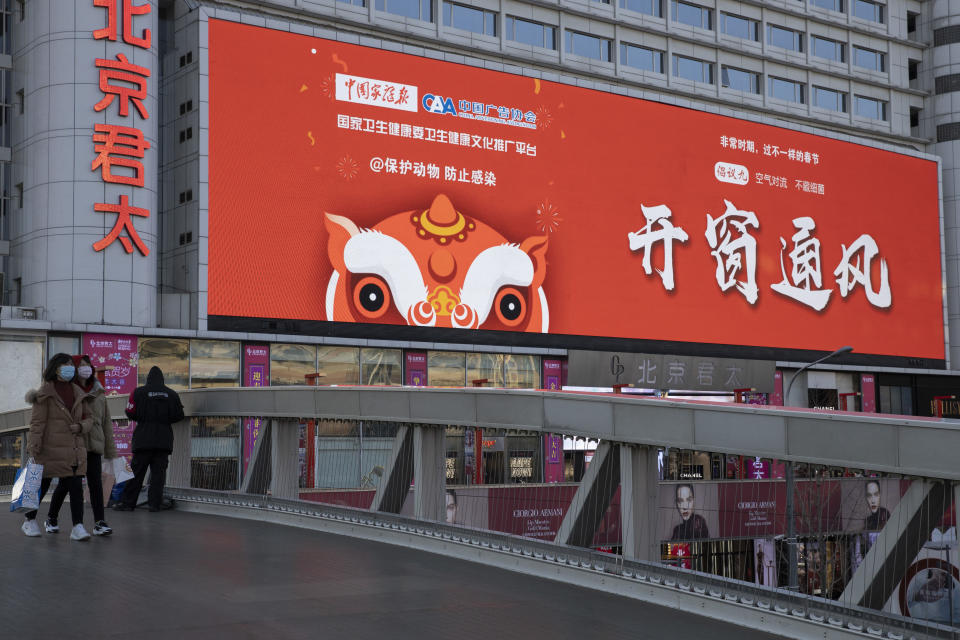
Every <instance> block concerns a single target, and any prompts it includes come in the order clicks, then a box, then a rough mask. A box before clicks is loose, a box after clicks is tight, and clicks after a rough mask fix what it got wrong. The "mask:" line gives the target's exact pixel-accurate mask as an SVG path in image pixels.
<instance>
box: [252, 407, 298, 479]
mask: <svg viewBox="0 0 960 640" xmlns="http://www.w3.org/2000/svg"><path fill="white" fill-rule="evenodd" d="M271 424H272V421H269V422H268V421H265V422H264V424H263V425H262V428H261V429H260V431H259V433H257V439H256V440H255V441H254V443H253V451H252V452H251V454H250V459H249V460H248V461H247V469H246V471H245V472H244V474H243V480H241V481H240V492H241V493H253V494H257V495H266V493H267V490H268V489H269V488H270V480H271V475H272V474H271V467H272V454H271V453H270V448H271V447H270V442H271V434H272V431H273V429H272V427H271ZM298 446H299V445H298Z"/></svg>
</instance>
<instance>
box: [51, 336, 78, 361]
mask: <svg viewBox="0 0 960 640" xmlns="http://www.w3.org/2000/svg"><path fill="white" fill-rule="evenodd" d="M58 353H67V354H70V355H74V354H79V353H80V336H54V335H52V336H48V337H47V360H48V361H49V360H50V358H52V357H53V356H55V355H56V354H58Z"/></svg>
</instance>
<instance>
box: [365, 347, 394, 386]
mask: <svg viewBox="0 0 960 640" xmlns="http://www.w3.org/2000/svg"><path fill="white" fill-rule="evenodd" d="M402 362H403V353H402V352H401V351H400V349H361V350H360V366H361V378H360V384H371V385H373V384H377V385H387V386H396V387H399V386H400V385H401V384H402V382H403V365H402Z"/></svg>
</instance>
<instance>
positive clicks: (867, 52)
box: [853, 45, 886, 72]
mask: <svg viewBox="0 0 960 640" xmlns="http://www.w3.org/2000/svg"><path fill="white" fill-rule="evenodd" d="M885 58H886V56H885V55H884V54H882V53H881V52H879V51H874V50H873V49H865V48H864V47H858V46H857V45H853V64H855V65H856V66H858V67H863V68H864V69H869V70H870V71H881V72H882V71H886V60H885Z"/></svg>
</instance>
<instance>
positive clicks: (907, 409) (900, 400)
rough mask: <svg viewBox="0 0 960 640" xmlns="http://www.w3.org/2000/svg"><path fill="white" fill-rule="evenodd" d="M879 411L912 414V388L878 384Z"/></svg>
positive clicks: (904, 414) (902, 414) (903, 414)
mask: <svg viewBox="0 0 960 640" xmlns="http://www.w3.org/2000/svg"><path fill="white" fill-rule="evenodd" d="M880 413H893V414H897V415H901V416H912V415H913V390H912V389H911V388H910V387H907V386H892V385H885V384H881V385H880Z"/></svg>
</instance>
